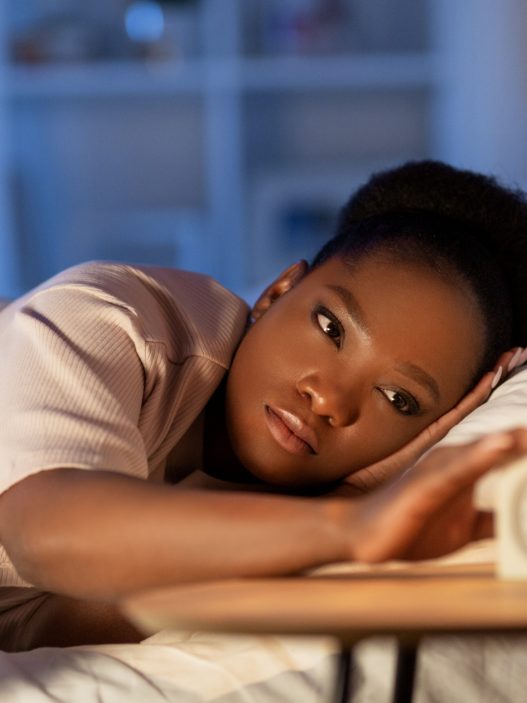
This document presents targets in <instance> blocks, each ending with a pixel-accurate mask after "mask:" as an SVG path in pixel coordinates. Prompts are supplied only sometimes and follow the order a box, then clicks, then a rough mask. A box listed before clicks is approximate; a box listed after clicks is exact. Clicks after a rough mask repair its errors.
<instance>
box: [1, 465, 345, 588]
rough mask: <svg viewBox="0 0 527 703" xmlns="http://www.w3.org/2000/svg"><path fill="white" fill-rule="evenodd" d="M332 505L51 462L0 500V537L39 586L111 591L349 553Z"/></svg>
mask: <svg viewBox="0 0 527 703" xmlns="http://www.w3.org/2000/svg"><path fill="white" fill-rule="evenodd" d="M340 510H341V506H339V504H338V502H337V501H335V500H331V499H321V500H318V499H317V500H313V499H301V498H289V497H283V496H274V495H260V494H251V493H215V492H201V491H190V490H187V491H183V490H178V489H177V488H174V487H170V486H167V485H164V484H151V483H147V482H145V481H141V480H138V479H134V478H130V477H127V476H123V475H120V474H114V473H110V472H100V471H82V470H75V469H58V470H52V471H45V472H41V473H39V474H37V475H35V476H31V477H29V478H27V479H24V480H23V481H22V482H20V483H19V484H16V485H15V486H13V487H12V488H11V489H9V491H7V492H6V493H5V494H4V495H3V496H2V497H1V498H0V540H1V541H2V543H3V544H4V546H5V547H6V549H7V551H8V553H9V555H10V557H11V559H12V560H13V563H14V565H15V567H16V568H17V570H18V571H19V573H20V575H21V576H22V577H23V578H25V579H27V580H28V581H30V582H31V583H33V584H34V585H36V586H38V587H41V588H43V589H46V590H50V591H54V592H59V593H65V594H68V595H71V596H74V597H96V598H117V597H119V596H122V595H125V594H127V593H130V592H133V591H136V590H139V589H143V588H149V587H155V586H163V585H169V584H174V583H177V582H183V581H193V580H200V579H214V578H225V577H230V576H261V575H275V574H286V573H293V572H297V571H300V570H302V569H305V568H309V567H313V566H316V565H318V564H322V563H327V562H331V561H338V560H342V559H346V558H349V554H347V547H346V540H345V538H344V535H343V532H344V531H343V530H341V528H340V527H339V523H340V519H339V511H340ZM347 510H352V506H351V505H350V506H348V507H347Z"/></svg>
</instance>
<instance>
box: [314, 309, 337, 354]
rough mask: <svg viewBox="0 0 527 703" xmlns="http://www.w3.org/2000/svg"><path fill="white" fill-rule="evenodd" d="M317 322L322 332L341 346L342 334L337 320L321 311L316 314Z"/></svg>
mask: <svg viewBox="0 0 527 703" xmlns="http://www.w3.org/2000/svg"><path fill="white" fill-rule="evenodd" d="M316 320H317V324H318V326H319V327H320V329H321V330H322V332H324V334H325V335H327V336H328V337H330V339H332V340H333V341H334V342H335V343H336V344H337V346H340V340H341V336H342V333H341V329H340V325H339V323H338V322H337V320H335V319H333V318H332V317H330V316H329V315H328V314H327V313H325V312H321V311H319V312H317V313H316Z"/></svg>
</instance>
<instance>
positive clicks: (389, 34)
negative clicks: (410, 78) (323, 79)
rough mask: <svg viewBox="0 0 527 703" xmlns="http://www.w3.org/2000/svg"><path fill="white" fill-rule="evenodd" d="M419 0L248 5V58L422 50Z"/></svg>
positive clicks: (252, 1)
mask: <svg viewBox="0 0 527 703" xmlns="http://www.w3.org/2000/svg"><path fill="white" fill-rule="evenodd" d="M426 12H427V10H426V3H422V2H419V0H398V1H397V2H396V3H395V2H391V1H390V0H268V1H267V2H265V3H264V2H261V1H260V0H246V6H245V14H246V24H247V27H248V32H247V34H246V37H245V40H246V46H247V51H248V53H249V54H252V53H263V54H278V55H281V54H282V55H284V54H285V55H327V54H339V53H359V52H393V51H422V50H425V47H426V40H424V39H423V37H424V36H425V35H426V24H427V23H426Z"/></svg>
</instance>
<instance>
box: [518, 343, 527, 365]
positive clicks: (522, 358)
mask: <svg viewBox="0 0 527 703" xmlns="http://www.w3.org/2000/svg"><path fill="white" fill-rule="evenodd" d="M526 361H527V347H526V348H525V349H524V350H523V351H522V353H521V354H520V358H519V359H518V366H523V364H525V362H526Z"/></svg>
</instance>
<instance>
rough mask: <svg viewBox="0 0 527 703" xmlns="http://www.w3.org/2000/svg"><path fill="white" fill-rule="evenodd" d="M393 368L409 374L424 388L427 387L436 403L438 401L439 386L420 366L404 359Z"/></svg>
mask: <svg viewBox="0 0 527 703" xmlns="http://www.w3.org/2000/svg"><path fill="white" fill-rule="evenodd" d="M395 368H396V370H397V371H400V372H401V373H403V374H404V375H405V376H409V377H410V378H412V379H413V380H414V381H417V383H419V385H420V386H425V387H426V388H428V390H429V391H430V393H431V394H432V396H433V397H434V400H435V401H436V403H438V402H439V400H440V398H441V393H440V392H439V386H438V385H437V381H436V380H435V378H433V377H432V376H430V374H429V373H427V372H426V371H425V370H424V369H422V368H421V367H420V366H417V365H416V364H412V363H411V362H410V361H405V362H403V363H401V364H398V365H397V366H396V367H395Z"/></svg>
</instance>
